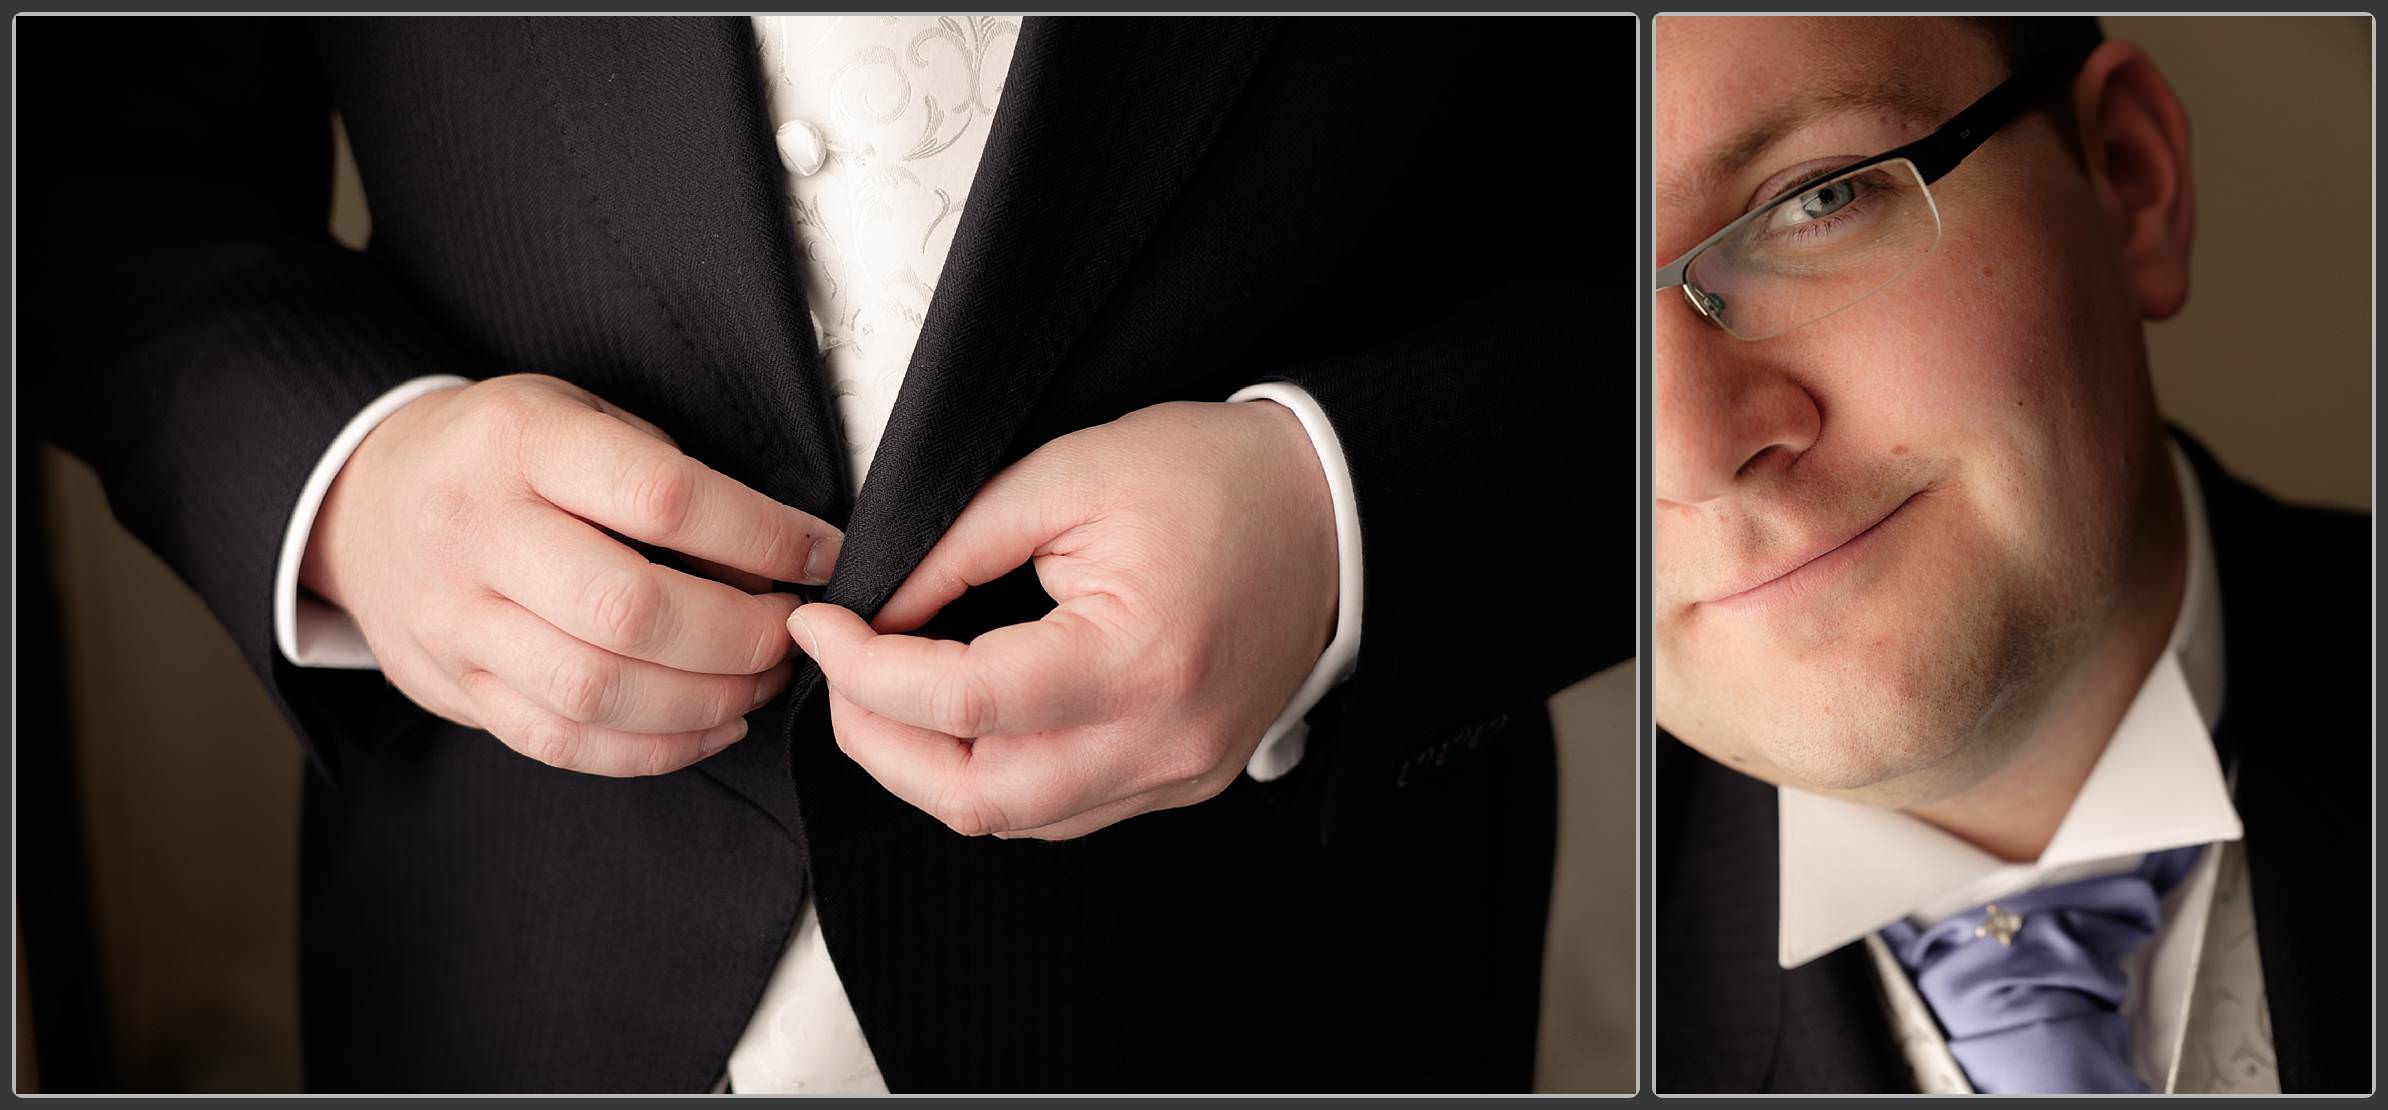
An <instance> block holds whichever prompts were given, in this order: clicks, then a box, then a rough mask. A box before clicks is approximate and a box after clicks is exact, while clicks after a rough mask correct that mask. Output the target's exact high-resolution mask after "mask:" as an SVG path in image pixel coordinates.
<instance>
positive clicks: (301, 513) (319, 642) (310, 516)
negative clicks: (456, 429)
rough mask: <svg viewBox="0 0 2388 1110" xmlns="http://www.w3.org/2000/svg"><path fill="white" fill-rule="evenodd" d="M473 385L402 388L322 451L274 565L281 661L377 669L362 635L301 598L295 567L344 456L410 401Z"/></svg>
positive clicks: (447, 378)
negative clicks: (427, 394)
mask: <svg viewBox="0 0 2388 1110" xmlns="http://www.w3.org/2000/svg"><path fill="white" fill-rule="evenodd" d="M471 384H473V383H472V380H471V379H469V378H460V377H457V376H456V375H454V374H432V375H428V376H425V377H420V378H416V379H414V380H413V381H410V382H407V383H405V384H403V385H400V386H399V387H397V388H396V389H392V390H390V391H389V392H388V393H384V394H382V395H381V396H380V397H377V398H375V399H374V401H373V403H372V404H370V405H367V406H365V408H364V411H362V412H359V413H357V414H356V416H354V417H352V418H350V420H349V421H348V426H347V427H344V428H342V429H340V434H339V435H338V436H335V437H333V439H332V445H331V446H330V447H328V448H325V449H324V452H323V457H322V458H321V459H318V460H316V462H315V469H314V470H313V471H312V472H310V473H309V474H308V475H307V484H306V485H304V486H300V487H299V499H298V507H297V508H295V509H293V510H291V513H290V527H289V528H287V529H285V530H284V531H283V533H282V554H281V557H280V558H279V559H277V560H276V561H275V563H274V646H275V647H277V648H280V649H281V651H282V658H284V659H288V660H290V662H291V663H293V664H295V665H297V666H301V667H337V668H341V669H345V670H356V671H373V670H380V669H381V663H380V661H379V660H376V659H374V658H373V649H371V648H369V647H367V646H366V645H365V634H364V633H363V632H361V631H358V629H357V622H355V621H354V620H351V619H349V616H348V614H347V613H345V612H342V611H341V610H340V608H339V607H338V606H335V605H333V604H331V603H330V602H327V601H324V600H322V599H321V598H316V597H300V596H299V563H300V561H302V560H303V559H305V558H306V555H307V537H308V535H309V533H311V532H313V531H314V530H315V514H316V512H317V511H318V510H321V509H322V508H323V495H324V494H325V493H327V492H329V491H330V490H331V488H332V479H333V478H334V477H336V476H337V475H338V474H339V473H340V468H341V467H342V466H345V465H347V463H348V456H350V455H353V454H355V453H356V450H357V444H360V443H363V442H365V436H366V434H367V433H370V432H371V431H373V429H374V428H376V427H379V426H380V424H381V422H382V421H383V420H385V419H388V417H389V415H390V414H391V413H393V412H396V411H398V410H399V409H400V408H402V407H404V406H405V404H406V403H407V402H408V401H412V400H414V399H415V398H417V397H420V396H422V395H424V394H426V393H429V392H431V391H432V390H435V389H445V388H447V387H449V386H458V385H471Z"/></svg>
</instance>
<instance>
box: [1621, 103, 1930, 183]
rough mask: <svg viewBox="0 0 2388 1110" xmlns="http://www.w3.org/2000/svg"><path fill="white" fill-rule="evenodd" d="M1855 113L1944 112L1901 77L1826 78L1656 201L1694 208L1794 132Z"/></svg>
mask: <svg viewBox="0 0 2388 1110" xmlns="http://www.w3.org/2000/svg"><path fill="white" fill-rule="evenodd" d="M1858 111H1889V112H1893V113H1896V114H1898V115H1900V116H1903V117H1906V118H1908V119H1910V120H1917V121H1922V122H1926V123H1936V122H1938V121H1939V120H1940V119H1941V117H1943V116H1944V115H1946V114H1948V112H1949V108H1948V107H1947V106H1946V105H1945V104H1943V103H1942V102H1941V99H1940V98H1939V97H1937V96H1934V95H1932V94H1931V93H1930V92H1929V91H1928V90H1926V89H1925V88H1924V87H1923V86H1921V85H1919V84H1917V83H1915V82H1914V81H1912V80H1910V79H1909V78H1908V77H1907V76H1906V75H1904V74H1892V75H1889V76H1887V77H1885V76H1881V75H1874V76H1869V77H1866V78H1864V79H1855V80H1853V79H1850V78H1845V77H1844V78H1837V79H1836V78H1827V79H1826V80H1824V82H1823V83H1822V84H1821V85H1820V86H1818V87H1814V88H1811V89H1807V90H1804V91H1802V92H1801V93H1800V95H1799V99H1798V100H1797V101H1796V102H1794V103H1791V104H1784V105H1778V106H1776V107H1775V108H1773V109H1771V110H1769V111H1768V112H1767V113H1766V114H1764V115H1762V116H1759V117H1758V118H1757V119H1756V120H1753V121H1751V122H1750V123H1749V124H1748V125H1747V126H1745V127H1743V128H1742V129H1741V130H1739V131H1736V132H1734V133H1733V134H1732V135H1730V136H1727V137H1726V138H1725V139H1724V140H1723V141H1721V142H1718V143H1715V144H1713V145H1711V146H1710V147H1709V148H1708V150H1707V153H1706V154H1705V155H1703V156H1702V157H1701V158H1700V159H1699V160H1698V161H1697V162H1696V163H1695V164H1694V165H1693V166H1692V167H1691V168H1690V169H1688V170H1686V171H1684V172H1681V173H1678V174H1676V175H1675V176H1674V177H1672V178H1670V179H1669V180H1668V181H1667V182H1666V183H1665V184H1664V185H1662V186H1661V187H1660V188H1659V190H1658V196H1659V198H1660V199H1661V200H1663V201H1665V202H1666V203H1668V204H1670V205H1674V206H1678V207H1691V206H1695V205H1697V204H1698V203H1699V202H1700V201H1701V200H1702V199H1704V198H1706V197H1707V195H1708V194H1709V193H1711V192H1714V191H1715V190H1716V189H1717V188H1718V187H1719V186H1721V185H1723V184H1724V183H1725V182H1726V181H1728V180H1731V179H1732V178H1733V176H1734V175H1736V174H1739V173H1740V172H1741V171H1742V170H1743V169H1744V168H1745V167H1747V166H1748V165H1749V164H1750V163H1751V162H1754V161H1756V160H1757V159H1758V158H1759V157H1760V156H1761V155H1763V154H1765V153H1766V152H1767V151H1769V150H1771V149H1773V148H1774V146H1775V144H1777V143H1780V142H1782V141H1783V140H1784V139H1786V138H1789V137H1790V136H1791V135H1792V134H1794V133H1795V132H1797V131H1798V130H1799V129H1801V128H1803V127H1806V126H1807V125H1809V124H1811V123H1813V122H1815V121H1816V120H1818V119H1821V118H1823V117H1825V116H1832V115H1840V114H1845V113H1849V112H1858ZM1860 153H1868V154H1870V153H1873V152H1871V151H1865V152H1860Z"/></svg>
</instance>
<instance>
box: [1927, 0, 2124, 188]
mask: <svg viewBox="0 0 2388 1110" xmlns="http://www.w3.org/2000/svg"><path fill="white" fill-rule="evenodd" d="M1956 18H1957V22H1958V23H1960V24H1963V25H1964V26H1965V27H1967V28H1969V29H1971V30H1973V31H1975V32H1976V33H1978V34H1980V35H1982V36H1984V37H1985V38H1988V39H1989V40H1990V45H1992V46H1993V47H1996V48H1997V50H1998V56H1999V60H2001V61H2003V62H2005V63H2006V64H2007V71H2008V72H2009V73H2012V72H2015V71H2017V70H2020V69H2022V68H2023V67H2024V66H2027V65H2030V64H2031V63H2033V62H2037V61H2039V60H2041V59H2043V58H2049V57H2064V56H2066V55H2071V56H2073V57H2080V56H2082V55H2085V54H2088V53H2089V52H2090V51H2092V50H2095V49H2097V47H2098V44H2099V43H2102V42H2105V41H2106V30H2105V28H2103V27H2101V26H2099V24H2098V17H2097V16H2094V15H1965V16H1958V17H1956ZM2072 98H2073V86H2072V85H2070V84H2060V85H2058V86H2057V87H2056V88H2054V89H2052V90H2050V91H2049V93H2048V95H2047V96H2046V97H2044V98H2042V99H2041V101H2040V102H2039V103H2037V104H2034V105H2032V106H2031V110H2032V111H2035V112H2036V111H2041V110H2043V109H2045V110H2047V113H2048V122H2049V123H2050V124H2052V125H2054V126H2055V128H2056V141H2057V142H2058V143H2059V144H2060V145H2062V146H2063V147H2064V148H2065V153H2067V154H2070V155H2072V156H2073V161H2074V163H2075V164H2077V165H2080V166H2082V167H2083V168H2087V167H2088V165H2089V158H2088V155H2087V154H2086V153H2085V152H2084V151H2083V149H2082V146H2081V128H2080V125H2079V123H2078V122H2077V121H2075V120H2074V119H2073V111H2072V102H2073V101H2072Z"/></svg>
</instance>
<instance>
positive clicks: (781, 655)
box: [746, 609, 796, 674]
mask: <svg viewBox="0 0 2388 1110" xmlns="http://www.w3.org/2000/svg"><path fill="white" fill-rule="evenodd" d="M755 623H756V627H755V643H754V647H753V649H752V650H750V651H749V652H748V653H747V656H746V673H747V674H761V673H763V672H764V671H767V670H770V669H771V668H773V667H776V666H778V665H779V661H780V660H782V659H785V658H787V657H788V652H789V650H790V649H792V648H794V647H795V645H796V641H795V639H794V638H793V637H791V636H789V635H788V626H787V625H785V624H782V623H780V620H779V618H778V617H777V616H776V615H774V611H772V610H769V609H766V610H765V612H764V614H763V615H762V616H761V617H760V618H758V619H757V620H756V622H755Z"/></svg>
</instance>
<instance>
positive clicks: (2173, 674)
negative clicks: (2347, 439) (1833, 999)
mask: <svg viewBox="0 0 2388 1110" xmlns="http://www.w3.org/2000/svg"><path fill="white" fill-rule="evenodd" d="M2167 446H2168V447H2169V448H2170V452H2171V458H2172V464H2173V473H2174V475H2175V477H2176V484H2177V485H2178V486H2179V488H2180V492H2181V517H2182V524H2183V527H2184V529H2185V530H2186V531H2187V533H2188V547H2189V553H2188V554H2189V568H2188V581H2187V583H2186V585H2185V587H2184V588H2183V590H2182V596H2181V610H2180V613H2179V614H2178V615H2177V616H2176V617H2175V618H2174V619H2173V630H2172V638H2171V640H2170V641H2169V643H2168V644H2167V645H2166V648H2165V651H2164V654H2163V656H2162V657H2160V658H2159V659H2157V661H2156V665H2155V667H2154V668H2152V669H2151V670H2150V671H2149V672H2148V677H2147V681H2146V682H2145V683H2143V684H2142V685H2141V687H2140V690H2139V695H2138V697H2137V698H2135V699H2134V700H2133V701H2132V703H2131V707H2130V708H2129V709H2128V710H2125V711H2124V713H2123V719H2122V722H2121V723H2120V724H2118V725H2117V726H2115V731H2114V736H2113V738H2112V739H2110V740H2108V741H2107V744H2106V750H2105V752H2104V753H2103V754H2101V755H2100V756H2099V757H2098V762H2097V764H2096V765H2095V766H2093V767H2092V768H2091V769H2090V775H2089V779H2088V781H2086V782H2084V783H2083V784H2082V786H2081V792H2080V793H2079V794H2077V795H2075V797H2074V799H2073V806H2072V808H2071V809H2069V810H2067V811H2066V812H2065V817H2064V820H2063V821H2062V822H2060V823H2059V824H2058V825H2057V830H2056V835H2055V837H2054V838H2053V839H2051V840H2050V841H2049V842H2048V848H2047V850H2046V851H2045V852H2043V853H2041V855H2040V858H2039V859H2038V860H2037V861H2034V862H2032V863H2022V864H2010V863H2006V862H2004V861H2002V860H2000V859H1998V858H1997V857H1996V856H1993V855H1991V854H1989V853H1987V852H1984V851H1982V850H1981V849H1979V848H1976V847H1974V846H1973V845H1971V844H1967V843H1966V842H1964V841H1962V840H1959V839H1957V838H1956V837H1954V836H1951V835H1949V834H1947V833H1944V832H1942V831H1940V830H1939V829H1936V828H1933V827H1932V826H1931V825H1928V824H1925V823H1924V822H1923V821H1921V820H1918V819H1916V818H1914V817H1910V816H1908V815H1906V814H1904V813H1900V812H1897V811H1895V810H1887V809H1877V808H1875V807H1872V806H1866V805H1859V804H1857V803H1855V802H1846V801H1841V800H1839V799H1835V798H1827V797H1824V796H1822V795H1818V794H1811V793H1808V792H1807V791H1804V790H1799V789H1796V788H1793V787H1787V786H1786V787H1780V788H1778V791H1777V794H1778V797H1779V799H1780V802H1781V806H1780V808H1781V819H1780V820H1781V826H1780V827H1781V836H1780V840H1781V849H1782V861H1781V876H1782V881H1781V917H1780V921H1781V924H1780V929H1779V939H1778V944H1779V950H1778V953H1777V957H1778V960H1779V961H1780V963H1781V964H1782V966H1783V967H1785V968H1793V967H1798V966H1799V965H1801V964H1804V963H1807V962H1808V961H1810V960H1813V959H1815V958H1816V957H1818V956H1822V955H1824V954H1825V953H1827V952H1830V951H1832V950H1834V949H1836V948H1839V947H1840V946H1842V945H1844V944H1847V943H1849V942H1850V941H1853V940H1856V939H1858V938H1860V937H1863V936H1865V935H1866V934H1868V933H1871V932H1873V931H1874V930H1876V929H1879V928H1881V927H1883V926H1884V925H1887V924H1889V923H1891V922H1893V921H1896V920H1898V919H1900V918H1903V917H1909V916H1922V917H1927V918H1937V917H1940V916H1945V915H1946V914H1949V913H1954V912H1956V911H1958V910H1960V909H1963V908H1966V907H1968V906H1972V905H1976V904H1979V903H1980V902H1983V901H1985V900H1988V899H1991V898H1997V897H2000V896H2003V895H2005V894H2008V893H2012V892H2013V891H2016V890H2022V889H2027V888H2030V887H2034V886H2039V885H2042V884H2044V883H2047V882H2056V881H2064V880H2066V879H2071V878H2078V877H2084V876H2087V875H2091V874H2097V873H2099V872H2100V871H2111V870H2120V869H2123V868H2126V867H2128V866H2130V865H2131V864H2133V863H2135V862H2136V861H2137V859H2138V857H2139V856H2141V855H2143V854H2145V853H2148V852H2153V851H2160V850H2162V849H2165V848H2177V847H2181V846H2183V845H2188V844H2206V843H2212V842H2214V841H2220V840H2236V839H2238V838H2239V836H2240V825H2239V814H2238V811H2237V809H2235V808H2234V807H2233V806H2232V805H2231V801H2230V790H2229V788H2228V786H2227V784H2226V783H2225V782H2224V779H2223V773H2222V767H2221V764H2220V762H2219V761H2218V760H2216V758H2215V756H2214V741H2213V728H2214V725H2215V723H2216V722H2217V721H2218V720H2219V719H2220V717H2221V711H2222V696H2223V676H2222V596H2221V590H2220V588H2219V586H2218V585H2217V583H2216V580H2215V570H2214V542H2213V537H2212V535H2211V534H2210V533H2209V532H2208V526H2207V523H2206V515H2205V498H2204V495H2203V493H2202V492H2201V491H2200V490H2199V489H2198V485H2197V475H2196V473H2195V472H2194V471H2193V470H2192V469H2191V468H2190V466H2189V461H2188V458H2187V457H2186V456H2185V455H2184V454H2183V453H2182V452H2181V449H2180V448H2179V446H2177V445H2173V444H2170V443H2169V442H2168V443H2167Z"/></svg>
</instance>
